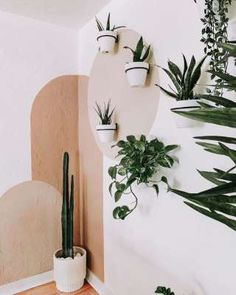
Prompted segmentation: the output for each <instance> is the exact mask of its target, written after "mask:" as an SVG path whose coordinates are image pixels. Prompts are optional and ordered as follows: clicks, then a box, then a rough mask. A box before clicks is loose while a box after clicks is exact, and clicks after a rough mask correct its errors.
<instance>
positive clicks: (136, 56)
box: [124, 37, 151, 62]
mask: <svg viewBox="0 0 236 295" xmlns="http://www.w3.org/2000/svg"><path fill="white" fill-rule="evenodd" d="M124 48H125V49H129V50H130V51H131V52H132V54H133V62H144V61H146V60H147V59H148V57H149V54H150V49H151V45H148V46H146V45H145V44H144V42H143V37H140V39H139V40H138V43H137V45H136V48H135V50H134V49H132V48H130V47H128V46H124Z"/></svg>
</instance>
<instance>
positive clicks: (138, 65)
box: [125, 62, 149, 73]
mask: <svg viewBox="0 0 236 295" xmlns="http://www.w3.org/2000/svg"><path fill="white" fill-rule="evenodd" d="M136 69H139V70H146V71H147V72H148V71H149V64H148V63H147V62H128V63H126V64H125V72H126V73H127V72H128V71H131V70H136Z"/></svg>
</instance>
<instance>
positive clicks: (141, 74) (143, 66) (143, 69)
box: [124, 37, 151, 87]
mask: <svg viewBox="0 0 236 295" xmlns="http://www.w3.org/2000/svg"><path fill="white" fill-rule="evenodd" d="M124 48H125V49H129V50H130V51H131V52H132V54H133V61H132V62H128V63H126V65H125V73H126V74H127V78H128V82H129V85H130V86H131V87H143V86H144V85H145V82H146V78H147V73H148V71H149V64H148V63H147V59H148V57H149V53H150V48H151V46H150V45H149V46H146V45H145V44H144V42H143V37H140V39H139V40H138V43H137V45H136V48H135V50H134V49H132V48H130V47H128V46H124Z"/></svg>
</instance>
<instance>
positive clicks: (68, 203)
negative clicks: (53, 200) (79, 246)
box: [61, 152, 74, 258]
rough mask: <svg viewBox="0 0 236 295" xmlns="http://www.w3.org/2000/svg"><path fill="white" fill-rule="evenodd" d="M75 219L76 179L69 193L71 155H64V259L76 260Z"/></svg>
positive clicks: (62, 225)
mask: <svg viewBox="0 0 236 295" xmlns="http://www.w3.org/2000/svg"><path fill="white" fill-rule="evenodd" d="M73 217H74V177H73V175H72V176H71V188H70V193H69V154H68V153H67V152H65V153H64V158H63V203H62V210H61V227H62V257H63V258H67V257H71V258H74V251H73V245H74V243H73V227H74V226H73Z"/></svg>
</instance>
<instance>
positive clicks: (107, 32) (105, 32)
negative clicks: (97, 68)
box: [95, 13, 124, 53]
mask: <svg viewBox="0 0 236 295" xmlns="http://www.w3.org/2000/svg"><path fill="white" fill-rule="evenodd" d="M110 18H111V14H110V13H109V14H108V17H107V23H106V26H105V27H104V26H103V24H102V23H101V21H100V20H99V19H98V18H97V17H96V18H95V19H96V23H97V28H98V31H99V32H98V35H97V41H98V46H99V50H100V51H101V52H102V53H109V52H113V51H114V48H115V43H116V42H118V35H117V30H118V29H121V28H124V26H118V27H116V26H115V25H114V26H111V21H110Z"/></svg>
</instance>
